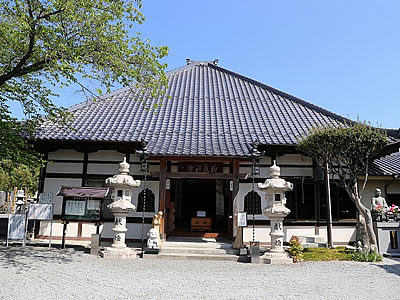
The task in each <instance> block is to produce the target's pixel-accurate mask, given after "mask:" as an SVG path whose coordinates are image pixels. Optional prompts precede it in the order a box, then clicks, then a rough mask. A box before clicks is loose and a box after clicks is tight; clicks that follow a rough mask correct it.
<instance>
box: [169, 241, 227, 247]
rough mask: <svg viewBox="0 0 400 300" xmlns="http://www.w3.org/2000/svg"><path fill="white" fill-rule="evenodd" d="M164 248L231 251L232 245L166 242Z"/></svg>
mask: <svg viewBox="0 0 400 300" xmlns="http://www.w3.org/2000/svg"><path fill="white" fill-rule="evenodd" d="M162 248H209V249H230V248H232V244H228V243H196V242H189V243H188V242H168V241H167V242H164V243H163V244H162Z"/></svg>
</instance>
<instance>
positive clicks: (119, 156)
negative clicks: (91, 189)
mask: <svg viewBox="0 0 400 300" xmlns="http://www.w3.org/2000/svg"><path fill="white" fill-rule="evenodd" d="M124 157H125V154H123V153H119V152H117V151H115V150H98V151H96V152H91V153H89V154H88V160H89V161H91V160H100V161H115V162H116V163H117V164H118V163H120V162H122V161H123V160H124Z"/></svg>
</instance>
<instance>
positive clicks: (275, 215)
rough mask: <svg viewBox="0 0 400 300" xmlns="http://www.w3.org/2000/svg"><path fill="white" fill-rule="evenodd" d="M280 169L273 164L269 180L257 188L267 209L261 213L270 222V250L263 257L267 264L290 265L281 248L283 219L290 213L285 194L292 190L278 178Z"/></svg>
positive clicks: (290, 185) (287, 183)
mask: <svg viewBox="0 0 400 300" xmlns="http://www.w3.org/2000/svg"><path fill="white" fill-rule="evenodd" d="M280 170H281V169H280V168H279V167H278V166H277V165H276V164H275V161H274V165H273V166H272V167H271V168H270V175H271V179H267V180H266V181H265V183H259V184H258V188H259V189H260V190H262V191H265V192H266V198H267V207H266V208H264V210H263V213H264V215H265V216H267V217H268V218H269V220H270V226H271V231H270V234H269V235H270V236H271V248H270V249H269V251H267V252H266V253H265V254H264V255H263V259H264V261H265V262H266V263H267V264H272V263H274V264H275V263H291V262H292V260H291V259H290V257H289V254H288V253H286V252H285V249H284V248H283V237H284V233H283V219H284V218H285V217H286V216H287V215H288V214H289V213H290V209H288V208H287V207H286V206H285V205H286V198H285V192H287V191H291V190H292V189H293V184H292V183H290V182H287V181H286V180H284V179H282V178H279V176H280V173H281V172H280Z"/></svg>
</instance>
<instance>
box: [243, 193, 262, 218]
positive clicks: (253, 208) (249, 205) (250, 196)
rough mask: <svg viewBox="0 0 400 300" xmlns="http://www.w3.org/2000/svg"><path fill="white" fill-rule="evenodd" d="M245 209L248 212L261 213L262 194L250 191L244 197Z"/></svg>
mask: <svg viewBox="0 0 400 300" xmlns="http://www.w3.org/2000/svg"><path fill="white" fill-rule="evenodd" d="M244 211H245V212H247V213H248V214H256V215H260V214H261V196H260V195H259V194H258V193H257V192H253V191H251V192H248V193H247V195H246V196H245V197H244Z"/></svg>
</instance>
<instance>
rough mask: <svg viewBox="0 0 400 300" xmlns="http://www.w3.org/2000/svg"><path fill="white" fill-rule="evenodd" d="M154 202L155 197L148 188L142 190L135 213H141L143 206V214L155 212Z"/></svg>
mask: <svg viewBox="0 0 400 300" xmlns="http://www.w3.org/2000/svg"><path fill="white" fill-rule="evenodd" d="M145 192H146V203H144V202H145V201H144V194H145ZM154 200H155V195H154V193H153V192H152V191H151V190H149V189H148V188H146V189H144V190H142V191H141V192H140V193H139V196H138V203H137V209H136V211H138V212H143V206H144V211H145V212H155V207H154V205H155V203H154V202H155V201H154Z"/></svg>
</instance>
